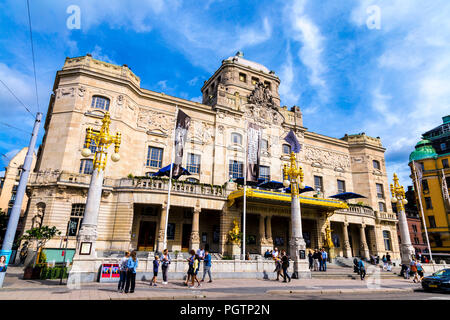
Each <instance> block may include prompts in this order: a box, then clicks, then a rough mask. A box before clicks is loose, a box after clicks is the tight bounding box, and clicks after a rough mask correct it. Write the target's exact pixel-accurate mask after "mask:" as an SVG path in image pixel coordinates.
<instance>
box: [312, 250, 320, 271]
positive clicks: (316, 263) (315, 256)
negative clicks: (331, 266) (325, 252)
mask: <svg viewBox="0 0 450 320" xmlns="http://www.w3.org/2000/svg"><path fill="white" fill-rule="evenodd" d="M313 260H314V271H319V252H318V250H317V249H316V250H315V251H314V254H313Z"/></svg>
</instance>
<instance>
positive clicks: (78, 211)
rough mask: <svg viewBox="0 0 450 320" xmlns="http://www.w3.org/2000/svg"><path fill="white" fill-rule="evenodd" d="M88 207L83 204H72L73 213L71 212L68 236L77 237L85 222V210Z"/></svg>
mask: <svg viewBox="0 0 450 320" xmlns="http://www.w3.org/2000/svg"><path fill="white" fill-rule="evenodd" d="M85 207H86V205H85V204H83V203H77V204H72V211H71V212H70V220H69V229H68V234H67V235H68V236H72V237H73V236H76V235H77V234H78V231H79V230H80V227H81V222H82V221H83V216H84V208H85Z"/></svg>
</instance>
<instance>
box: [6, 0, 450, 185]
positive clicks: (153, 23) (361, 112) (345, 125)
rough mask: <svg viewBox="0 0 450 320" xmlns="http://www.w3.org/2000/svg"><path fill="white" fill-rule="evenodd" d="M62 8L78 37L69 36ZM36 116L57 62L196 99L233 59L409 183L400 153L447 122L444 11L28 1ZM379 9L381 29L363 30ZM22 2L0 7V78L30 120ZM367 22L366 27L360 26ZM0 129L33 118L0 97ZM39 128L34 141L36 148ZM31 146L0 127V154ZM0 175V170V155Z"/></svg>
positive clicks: (400, 6)
mask: <svg viewBox="0 0 450 320" xmlns="http://www.w3.org/2000/svg"><path fill="white" fill-rule="evenodd" d="M70 5H77V6H79V8H80V10H81V11H80V12H81V25H80V27H81V28H80V29H79V30H77V29H72V30H71V29H68V28H67V26H66V20H67V19H68V18H69V16H70V14H68V13H66V10H67V8H68V7H69V6H70ZM30 6H31V18H32V24H33V30H34V33H33V37H34V45H35V55H36V68H37V77H38V94H39V105H40V110H41V111H44V113H45V112H46V110H47V107H48V101H49V97H50V94H51V90H52V86H53V81H54V77H55V74H56V71H57V70H59V69H60V68H61V67H62V66H63V64H64V59H65V57H73V56H80V55H85V54H86V53H91V54H92V55H93V56H94V57H95V58H98V59H102V60H104V61H108V62H112V63H117V64H127V65H128V66H129V67H130V68H131V69H132V70H133V71H134V72H135V73H136V74H137V75H138V76H139V77H140V78H141V86H142V87H144V88H146V89H150V90H155V91H159V92H165V93H166V94H170V95H175V96H178V97H181V98H185V99H189V100H195V101H199V99H200V96H201V92H200V87H201V85H202V83H203V81H205V80H206V79H208V77H209V76H210V75H211V74H212V73H213V72H214V70H216V69H217V68H218V67H219V66H220V64H221V61H222V60H223V59H226V58H227V57H229V56H232V55H234V54H235V53H236V51H238V50H241V51H243V52H244V54H245V58H247V59H249V60H253V61H256V62H259V63H261V64H264V65H265V66H267V67H268V68H269V69H270V70H274V71H275V72H276V74H277V75H278V76H279V77H280V79H281V87H280V94H281V99H282V105H287V106H292V105H298V106H300V108H301V109H302V112H303V115H304V125H305V126H306V127H307V128H308V129H309V130H311V131H314V132H318V133H322V134H326V135H329V136H333V137H337V138H340V137H342V136H344V134H345V133H348V134H352V133H360V132H365V133H366V134H368V135H371V136H375V137H377V136H379V137H381V138H382V142H383V145H384V146H385V147H386V148H387V151H386V159H387V168H388V175H389V178H390V179H391V177H392V173H393V172H394V171H395V172H397V173H398V174H399V176H400V181H401V183H403V184H405V185H408V184H410V180H409V178H408V175H409V169H408V167H407V162H408V156H409V153H410V152H411V151H412V150H414V145H415V143H416V142H417V141H418V140H419V139H420V136H421V133H423V132H425V131H427V130H429V129H431V128H433V127H435V126H437V125H439V124H441V123H442V120H441V118H442V116H445V115H447V114H450V41H449V39H450V19H449V18H448V17H449V15H450V1H447V0H441V1H439V0H430V1H418V0H360V1H357V0H348V1H337V0H335V1H331V0H328V1H327V0H322V1H313V0H297V1H273V0H272V1H263V0H260V1H237V0H228V1H223V0H204V1H194V0H191V1H177V0H166V1H163V0H140V1H136V0H128V1H118V0H108V1H105V0H80V1H76V0H70V1H64V0H58V1H56V0H55V1H48V0H47V1H45V0H40V1H37V0H30ZM373 6H376V7H377V8H379V13H380V25H379V29H376V28H375V29H374V28H369V26H368V24H367V21H368V19H370V17H371V16H372V15H373V11H371V10H370V9H371V8H373ZM27 19H28V17H27V11H26V1H25V0H6V1H3V2H2V3H1V4H0V30H1V31H0V79H2V80H3V81H4V82H5V83H7V84H8V86H9V87H10V88H11V89H12V90H13V91H14V92H15V93H16V94H17V96H19V98H20V99H21V100H22V101H24V102H25V103H26V104H27V105H29V106H30V108H31V109H32V110H33V111H36V110H37V103H36V96H35V91H34V82H33V68H32V60H31V49H30V42H29V31H28V20H27ZM369 21H370V20H369ZM0 114H1V122H6V123H9V124H11V125H14V126H16V127H19V128H21V129H23V130H25V131H31V128H32V125H33V119H32V118H31V117H30V116H29V115H28V114H27V113H25V112H24V109H23V108H22V107H21V106H20V105H19V104H18V103H17V102H16V101H15V100H14V98H13V97H12V96H11V95H10V94H9V93H8V92H7V91H6V90H5V89H4V88H3V87H0ZM42 135H43V127H41V131H40V139H39V141H41V138H42ZM28 140H29V136H28V135H27V134H26V133H24V132H22V131H15V130H11V129H10V128H8V127H6V126H4V125H2V124H0V152H1V153H4V154H6V155H8V156H11V155H12V154H13V153H14V152H15V151H17V150H18V149H20V148H22V147H23V146H26V145H27V144H28ZM1 160H2V161H3V164H2V165H3V166H4V165H6V162H7V160H6V159H5V158H4V157H2V159H1Z"/></svg>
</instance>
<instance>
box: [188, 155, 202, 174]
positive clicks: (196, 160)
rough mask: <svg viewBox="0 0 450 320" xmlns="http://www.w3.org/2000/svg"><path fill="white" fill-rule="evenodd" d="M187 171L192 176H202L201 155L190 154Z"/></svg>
mask: <svg viewBox="0 0 450 320" xmlns="http://www.w3.org/2000/svg"><path fill="white" fill-rule="evenodd" d="M186 169H187V170H188V171H189V173H191V174H200V155H198V154H193V153H188V159H187V168H186Z"/></svg>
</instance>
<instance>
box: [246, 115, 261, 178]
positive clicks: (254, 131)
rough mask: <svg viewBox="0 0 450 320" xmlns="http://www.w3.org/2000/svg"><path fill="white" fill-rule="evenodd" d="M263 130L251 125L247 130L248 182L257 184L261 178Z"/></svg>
mask: <svg viewBox="0 0 450 320" xmlns="http://www.w3.org/2000/svg"><path fill="white" fill-rule="evenodd" d="M261 136H262V128H261V127H260V126H257V125H256V124H253V123H249V124H248V129H247V173H246V174H247V181H254V182H257V181H258V178H259V160H260V145H261Z"/></svg>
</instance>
